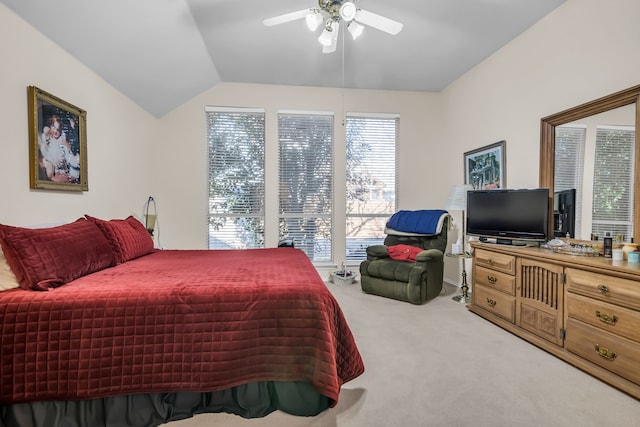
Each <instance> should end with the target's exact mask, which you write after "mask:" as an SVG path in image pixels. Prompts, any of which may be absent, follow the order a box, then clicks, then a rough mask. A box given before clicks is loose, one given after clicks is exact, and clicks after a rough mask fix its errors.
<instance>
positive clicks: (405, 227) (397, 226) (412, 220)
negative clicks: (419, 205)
mask: <svg viewBox="0 0 640 427" xmlns="http://www.w3.org/2000/svg"><path fill="white" fill-rule="evenodd" d="M448 215H449V213H448V212H447V211H445V210H442V209H425V210H418V211H398V212H396V213H394V214H393V215H391V218H389V221H387V227H386V229H385V233H387V234H405V235H406V234H412V235H423V236H424V235H426V236H432V235H435V234H440V232H441V231H442V224H443V223H444V219H445V218H446V217H447V216H448Z"/></svg>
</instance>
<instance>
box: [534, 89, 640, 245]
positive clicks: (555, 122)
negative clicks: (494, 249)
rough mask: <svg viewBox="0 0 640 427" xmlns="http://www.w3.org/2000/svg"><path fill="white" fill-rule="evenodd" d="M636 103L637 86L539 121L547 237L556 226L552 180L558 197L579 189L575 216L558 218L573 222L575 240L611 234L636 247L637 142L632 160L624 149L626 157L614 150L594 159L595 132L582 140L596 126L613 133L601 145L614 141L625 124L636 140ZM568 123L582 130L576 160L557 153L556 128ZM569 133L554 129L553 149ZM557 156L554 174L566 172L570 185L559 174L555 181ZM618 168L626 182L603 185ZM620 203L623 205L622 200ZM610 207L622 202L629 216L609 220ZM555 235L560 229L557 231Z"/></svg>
mask: <svg viewBox="0 0 640 427" xmlns="http://www.w3.org/2000/svg"><path fill="white" fill-rule="evenodd" d="M639 100H640V85H639V86H634V87H631V88H628V89H625V90H622V91H620V92H616V93H613V94H611V95H607V96H604V97H602V98H598V99H596V100H593V101H590V102H587V103H585V104H582V105H578V106H577V107H573V108H570V109H568V110H565V111H561V112H559V113H556V114H553V115H551V116H547V117H544V118H542V119H541V121H540V187H541V188H548V189H549V193H550V200H549V211H550V212H549V231H548V233H549V236H553V235H554V234H555V233H554V229H555V226H558V224H554V222H556V221H557V220H558V218H557V217H556V216H555V215H554V212H553V208H554V203H553V202H554V200H553V199H554V198H555V196H554V195H555V193H556V191H555V190H556V189H555V181H556V179H557V180H558V192H559V191H560V190H562V189H564V190H566V189H572V188H575V187H579V185H578V184H581V185H582V187H581V188H580V192H581V193H582V197H576V206H575V209H576V210H577V211H578V212H579V214H578V215H576V216H572V217H570V216H569V215H568V214H566V215H565V216H564V217H562V218H561V219H562V220H563V221H565V222H569V223H571V220H570V218H574V223H575V224H574V226H575V228H576V229H575V230H574V235H575V236H576V238H577V239H580V240H589V239H590V237H591V233H592V232H595V233H598V234H599V235H602V233H604V232H607V231H609V232H611V233H614V234H624V238H625V240H627V241H629V240H631V238H633V239H634V241H635V242H636V243H640V168H636V167H635V162H634V159H640V143H635V148H634V149H632V153H633V154H632V155H631V154H628V150H627V154H624V155H622V154H621V151H623V150H620V149H618V148H612V149H611V150H609V151H610V152H607V150H604V154H599V153H598V152H597V151H598V148H597V147H596V145H597V140H598V135H597V133H598V132H597V131H596V133H595V136H587V131H588V129H589V128H590V127H593V126H596V125H601V127H602V128H603V129H606V128H607V127H609V128H612V129H613V132H609V133H610V135H608V136H601V137H600V138H601V139H602V140H603V141H607V140H608V139H614V138H613V137H612V135H617V136H619V134H621V132H620V131H621V129H624V127H622V128H621V127H620V126H621V125H622V126H626V123H627V122H629V124H628V126H629V129H632V130H630V132H631V133H632V134H633V140H634V141H638V140H639V139H640V130H639V129H640V128H638V126H637V124H638V122H640V106H639V103H638V101H639ZM621 107H627V108H621ZM618 109H619V111H618ZM614 110H615V111H614ZM629 111H630V112H631V115H632V116H633V118H632V119H631V120H629V119H628V118H625V119H622V122H619V121H618V119H617V116H618V114H620V115H623V114H625V113H628V112H629ZM605 112H612V113H611V116H603V117H604V118H593V123H592V116H595V115H599V114H601V113H605ZM614 119H615V120H614ZM594 123H595V124H594ZM568 124H576V125H578V124H580V125H581V126H583V127H584V134H585V135H584V139H585V143H584V147H583V150H584V152H583V153H582V154H580V155H578V157H576V156H575V155H573V156H572V155H571V154H570V153H569V149H568V148H567V147H565V148H559V150H558V152H557V153H556V128H558V127H561V126H563V125H568ZM605 125H608V126H605ZM612 125H615V126H612ZM567 127H569V126H567ZM574 127H578V126H574ZM596 127H597V126H596ZM609 130H611V129H609ZM572 132H573V130H571V131H569V130H566V131H563V130H562V129H559V130H558V138H557V139H558V141H562V142H558V144H561V143H562V144H564V143H565V142H564V141H565V140H567V139H569V138H573V137H574V135H573V134H572ZM617 136H616V138H617ZM627 136H628V135H627ZM594 138H595V139H594ZM616 143H617V144H622V145H624V144H629V143H628V142H625V143H622V142H619V141H617V142H616ZM589 144H591V146H592V147H593V148H589ZM603 144H604V145H603ZM565 145H566V144H565ZM601 145H603V146H605V147H606V146H607V145H606V143H605V142H602V143H601ZM556 156H557V162H562V165H559V169H563V168H564V169H569V170H570V172H569V174H570V175H572V176H574V178H571V179H574V181H575V182H568V183H565V182H562V183H561V182H560V181H561V180H562V179H564V178H561V177H560V173H558V177H556ZM620 157H622V159H623V160H622V161H621V160H620ZM578 158H581V159H583V163H582V168H583V169H582V171H581V172H571V169H572V168H571V167H570V166H572V167H576V159H578ZM603 165H604V166H603ZM578 167H579V166H578ZM618 169H622V170H623V171H624V173H622V174H621V175H622V176H628V175H630V176H631V177H630V178H628V177H627V178H619V177H618V178H616V181H615V182H614V184H611V183H608V182H607V180H606V179H605V178H607V179H609V177H610V175H611V171H616V173H617V172H618ZM629 169H630V172H629ZM576 173H577V175H576ZM576 176H582V178H581V179H580V178H575V177H576ZM623 180H624V181H626V180H630V181H631V182H630V183H629V186H628V187H626V185H627V184H626V182H625V183H624V184H623V183H622V181H623ZM625 188H626V190H625ZM576 193H577V192H576ZM621 195H622V196H624V197H622V196H621ZM567 197H569V198H570V195H569V196H567V195H566V193H565V200H566V199H567ZM623 199H624V202H623V201H622V200H623ZM594 200H595V201H594ZM612 202H615V203H616V204H617V205H622V204H624V203H627V204H629V205H630V210H631V213H628V214H625V215H627V216H625V217H624V218H623V219H619V218H617V217H614V218H611V213H612V212H613V210H612V209H611V208H610V206H609V204H611V203H612ZM578 203H580V207H578V206H577V204H578ZM585 210H586V211H587V214H584V212H585ZM629 216H630V217H631V218H632V219H631V221H629ZM629 222H630V224H629ZM569 225H571V224H569ZM562 227H565V224H562ZM560 230H563V229H562V228H560ZM594 230H595V231H594ZM618 230H620V231H618ZM622 230H624V231H622ZM560 232H562V231H560ZM565 235H566V231H565ZM614 237H615V236H614Z"/></svg>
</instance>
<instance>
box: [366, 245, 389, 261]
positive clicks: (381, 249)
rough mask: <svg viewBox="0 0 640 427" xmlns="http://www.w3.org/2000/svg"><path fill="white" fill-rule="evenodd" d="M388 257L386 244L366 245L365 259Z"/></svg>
mask: <svg viewBox="0 0 640 427" xmlns="http://www.w3.org/2000/svg"><path fill="white" fill-rule="evenodd" d="M384 258H389V252H388V251H387V246H386V245H373V246H368V247H367V259H368V260H370V261H372V260H376V259H384Z"/></svg>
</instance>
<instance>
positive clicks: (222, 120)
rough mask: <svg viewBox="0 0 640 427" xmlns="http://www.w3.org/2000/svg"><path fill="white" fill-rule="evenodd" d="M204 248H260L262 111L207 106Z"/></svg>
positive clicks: (261, 216) (262, 168)
mask: <svg viewBox="0 0 640 427" xmlns="http://www.w3.org/2000/svg"><path fill="white" fill-rule="evenodd" d="M206 115H207V135H208V140H207V148H208V159H209V165H208V169H209V173H208V180H209V186H208V188H209V209H208V215H207V219H208V233H207V239H208V247H209V249H246V248H259V247H263V246H264V198H265V193H264V185H265V169H264V156H265V139H264V111H259V110H250V109H240V108H226V109H225V108H213V107H207V109H206Z"/></svg>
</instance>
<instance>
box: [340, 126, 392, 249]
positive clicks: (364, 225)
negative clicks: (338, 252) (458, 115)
mask: <svg viewBox="0 0 640 427" xmlns="http://www.w3.org/2000/svg"><path fill="white" fill-rule="evenodd" d="M346 131H347V159H346V160H347V171H346V174H347V176H346V182H347V184H346V185H347V189H346V190H347V191H346V193H347V195H346V197H347V200H346V221H347V224H346V234H347V242H346V251H347V253H346V257H345V259H346V260H362V259H364V258H365V257H366V248H367V246H371V245H375V244H381V243H382V241H383V240H384V237H385V234H384V228H385V224H386V221H387V219H388V218H389V216H391V215H392V214H393V213H394V212H395V211H396V197H397V193H396V187H397V181H396V139H397V133H398V118H397V117H396V116H389V115H386V116H373V115H355V114H354V115H349V116H348V117H347V121H346Z"/></svg>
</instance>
